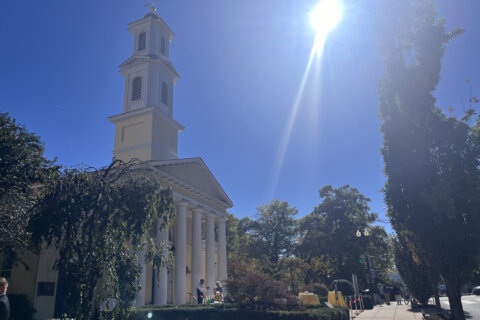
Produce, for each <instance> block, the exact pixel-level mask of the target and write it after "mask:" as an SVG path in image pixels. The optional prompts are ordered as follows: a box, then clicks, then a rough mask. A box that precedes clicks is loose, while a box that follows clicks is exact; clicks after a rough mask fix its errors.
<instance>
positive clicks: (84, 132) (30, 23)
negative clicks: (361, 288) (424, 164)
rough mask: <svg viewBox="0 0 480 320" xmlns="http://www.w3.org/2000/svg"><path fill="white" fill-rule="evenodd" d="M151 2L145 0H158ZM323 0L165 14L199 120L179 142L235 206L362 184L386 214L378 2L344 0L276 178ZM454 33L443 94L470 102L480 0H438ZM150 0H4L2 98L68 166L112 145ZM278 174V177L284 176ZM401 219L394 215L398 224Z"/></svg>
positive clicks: (479, 51) (0, 105)
mask: <svg viewBox="0 0 480 320" xmlns="http://www.w3.org/2000/svg"><path fill="white" fill-rule="evenodd" d="M145 2H146V1H145ZM315 3H316V1H315V0H303V1H292V0H262V1H258V0H241V1H240V0H236V1H235V0H202V1H194V0H175V1H173V0H164V1H160V4H159V6H158V13H159V15H160V16H161V17H162V18H163V19H164V20H165V21H166V22H167V24H169V26H170V27H171V28H172V29H173V30H174V32H175V33H176V37H175V41H174V42H173V43H172V46H171V55H170V58H171V60H172V62H173V64H174V65H175V66H176V68H177V70H178V71H179V73H180V75H181V79H180V80H179V81H178V84H177V85H176V87H175V93H174V117H175V119H176V120H177V121H179V122H180V123H182V124H183V125H184V126H185V127H186V130H185V131H184V132H182V133H181V134H180V138H179V139H180V140H179V155H180V157H182V158H187V157H197V156H200V157H202V158H203V159H204V161H205V162H206V164H207V165H208V166H209V168H210V169H211V171H212V172H213V173H214V175H215V176H216V177H217V179H218V181H219V182H220V184H221V185H222V186H223V188H224V189H225V191H226V192H227V194H228V195H229V196H230V198H231V199H232V201H233V202H234V204H235V206H234V208H233V209H231V211H232V212H233V213H234V214H235V215H236V216H237V217H244V216H250V217H251V216H253V215H254V214H255V212H256V208H257V206H259V205H262V204H266V203H267V202H269V201H270V200H272V199H280V200H284V201H288V202H289V204H290V205H291V206H294V207H296V208H297V209H298V210H299V212H300V215H301V216H303V215H305V214H308V213H310V212H311V211H312V209H313V207H314V206H315V205H317V204H318V202H319V197H318V190H319V189H320V188H321V187H322V186H325V185H328V184H332V185H333V186H334V187H339V186H342V185H344V184H350V185H351V186H354V187H356V188H358V189H359V190H360V192H362V193H363V194H365V195H366V196H368V197H370V198H371V199H372V203H371V207H372V209H373V210H374V211H376V212H378V213H380V216H384V210H383V209H382V208H383V196H382V193H381V192H380V189H381V188H382V186H383V184H384V181H385V178H384V175H383V173H382V168H383V162H382V158H381V156H380V151H379V149H380V146H381V134H380V130H379V126H380V121H379V118H378V112H377V111H378V98H377V91H376V88H377V82H378V79H379V78H380V76H381V74H382V64H381V59H380V58H379V56H378V55H377V52H376V50H375V45H374V42H373V39H372V30H371V26H370V21H371V17H370V15H371V12H372V6H373V5H374V3H375V1H373V0H372V1H370V0H368V1H367V0H364V1H356V0H355V1H353V0H344V3H345V7H346V12H345V14H344V20H343V21H342V23H341V24H340V25H339V26H338V27H337V29H336V30H335V31H334V32H333V33H332V34H331V36H330V38H329V41H328V43H327V45H326V48H325V54H324V56H323V57H322V59H321V61H320V62H319V63H314V65H313V69H312V74H311V76H310V77H309V78H308V79H307V82H306V86H305V90H304V93H303V95H302V99H301V102H300V104H299V109H298V114H297V117H296V119H295V123H294V126H293V129H292V131H291V136H290V140H289V144H288V147H287V149H286V152H285V158H284V161H283V164H282V166H281V169H280V171H278V172H279V173H278V178H276V170H275V166H276V163H278V162H276V159H277V161H278V156H277V154H278V150H279V147H280V144H281V140H282V135H283V134H284V130H285V128H286V126H287V121H288V118H289V115H290V114H291V110H292V108H293V104H294V101H295V98H296V95H297V92H298V90H299V86H300V82H301V79H302V76H303V74H304V72H305V68H306V65H307V61H308V57H309V54H310V50H311V48H312V44H313V39H314V33H313V31H312V29H311V28H310V25H309V21H308V12H309V11H310V10H311V9H312V8H313V7H314V5H315ZM437 4H438V11H439V13H440V15H441V16H443V17H446V18H447V27H448V29H449V30H451V29H453V28H454V27H457V26H459V27H462V28H465V29H466V30H467V33H466V34H464V35H462V36H461V37H459V38H458V39H456V40H454V41H453V42H452V43H451V44H450V45H449V46H448V49H447V53H446V56H445V58H444V63H443V71H442V82H441V84H440V86H439V88H438V90H437V97H438V98H439V100H438V104H439V105H440V106H442V107H445V108H446V107H449V106H451V105H454V106H456V107H457V110H461V109H462V108H463V107H464V106H465V105H466V102H467V100H468V97H469V96H468V94H469V93H468V89H467V87H466V85H465V83H464V79H465V78H466V77H468V78H470V79H471V80H472V87H473V94H477V95H478V94H480V77H479V71H480V70H479V63H480V60H479V59H478V57H479V56H480V41H479V39H480V23H479V20H478V13H479V12H480V1H477V0H457V1H451V0H443V1H437ZM143 5H144V2H143V1H132V0H128V1H127V0H117V1H112V0H102V1H93V0H90V1H72V0H61V1H60V0H55V1H53V0H42V1H1V3H0V43H1V46H0V48H1V49H0V111H1V112H6V111H7V112H10V113H11V115H12V116H13V117H15V118H16V119H17V120H18V121H19V122H20V123H23V124H24V125H25V126H26V127H27V128H28V129H29V130H30V131H33V132H35V133H36V134H38V135H40V136H41V137H42V140H43V141H44V142H45V145H46V154H47V156H48V157H54V156H56V157H58V162H59V163H60V164H63V165H68V166H74V165H77V164H81V163H84V164H88V165H91V166H96V167H101V166H104V165H107V164H108V163H109V162H110V160H111V158H112V153H111V151H112V149H113V140H114V126H113V124H111V123H110V122H109V121H108V119H107V117H108V116H111V115H115V114H118V113H120V112H121V111H122V99H123V78H122V76H121V75H120V74H119V73H118V70H119V68H118V65H119V64H120V63H122V62H123V61H124V60H126V59H127V58H128V57H130V55H131V51H132V39H131V36H130V34H129V33H128V32H127V30H126V29H127V24H128V23H129V22H132V21H134V20H137V19H139V18H141V17H143V15H144V14H145V13H146V12H147V9H146V8H145V7H144V6H143ZM275 181H276V183H275ZM387 229H389V228H387Z"/></svg>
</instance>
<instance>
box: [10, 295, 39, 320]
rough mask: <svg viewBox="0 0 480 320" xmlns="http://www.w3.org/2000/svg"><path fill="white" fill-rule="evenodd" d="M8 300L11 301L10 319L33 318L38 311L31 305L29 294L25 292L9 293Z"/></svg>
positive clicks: (22, 319)
mask: <svg viewBox="0 0 480 320" xmlns="http://www.w3.org/2000/svg"><path fill="white" fill-rule="evenodd" d="M8 300H9V302H10V319H15V320H32V319H33V314H34V313H35V312H37V310H35V308H34V307H32V306H31V304H30V302H29V301H28V298H27V296H25V295H24V294H8Z"/></svg>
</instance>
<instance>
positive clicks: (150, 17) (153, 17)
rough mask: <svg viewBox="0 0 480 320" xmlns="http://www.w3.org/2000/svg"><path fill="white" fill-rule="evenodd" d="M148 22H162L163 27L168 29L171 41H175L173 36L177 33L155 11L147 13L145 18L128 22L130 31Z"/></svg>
mask: <svg viewBox="0 0 480 320" xmlns="http://www.w3.org/2000/svg"><path fill="white" fill-rule="evenodd" d="M147 22H154V23H158V24H160V25H161V26H162V27H164V28H165V29H166V30H167V32H168V36H169V41H173V38H174V37H175V33H174V32H173V31H172V29H170V27H169V26H168V24H167V23H166V22H165V21H163V19H162V18H161V17H160V16H159V15H157V14H155V13H147V14H146V15H145V16H144V17H143V18H141V19H138V20H135V21H133V22H130V23H129V24H128V26H129V28H128V31H130V30H131V29H133V28H135V27H137V26H138V25H141V24H143V23H147Z"/></svg>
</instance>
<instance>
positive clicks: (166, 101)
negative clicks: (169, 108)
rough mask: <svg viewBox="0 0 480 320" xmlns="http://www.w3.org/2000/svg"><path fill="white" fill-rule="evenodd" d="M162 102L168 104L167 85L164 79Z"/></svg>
mask: <svg viewBox="0 0 480 320" xmlns="http://www.w3.org/2000/svg"><path fill="white" fill-rule="evenodd" d="M162 102H163V104H164V105H168V86H167V83H166V82H165V81H162Z"/></svg>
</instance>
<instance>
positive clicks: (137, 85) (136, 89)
mask: <svg viewBox="0 0 480 320" xmlns="http://www.w3.org/2000/svg"><path fill="white" fill-rule="evenodd" d="M141 98H142V77H135V78H133V81H132V101H135V100H140V99H141Z"/></svg>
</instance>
